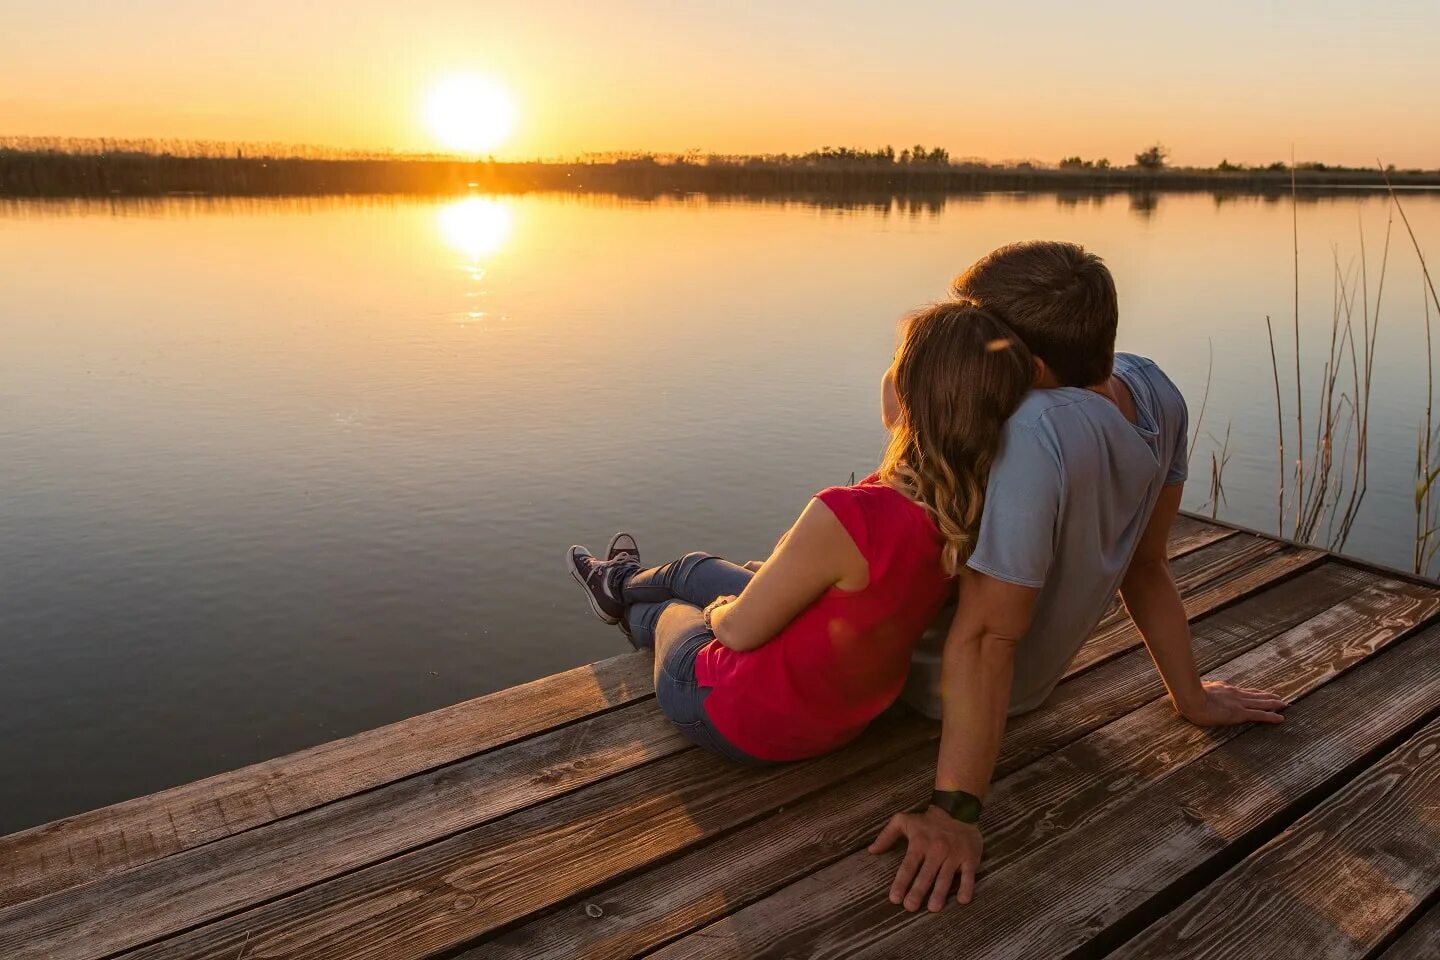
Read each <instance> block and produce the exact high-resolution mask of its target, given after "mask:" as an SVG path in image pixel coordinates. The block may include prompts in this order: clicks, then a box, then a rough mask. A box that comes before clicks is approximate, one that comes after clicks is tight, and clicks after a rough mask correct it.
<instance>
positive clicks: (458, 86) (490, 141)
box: [425, 74, 517, 153]
mask: <svg viewBox="0 0 1440 960" xmlns="http://www.w3.org/2000/svg"><path fill="white" fill-rule="evenodd" d="M516 113H517V111H516V107H515V100H514V98H513V97H511V96H510V94H509V92H508V91H506V90H505V88H504V87H502V86H501V85H500V84H498V83H496V82H495V81H494V80H491V79H489V78H487V77H481V76H476V75H474V74H459V75H456V76H453V77H448V78H446V79H444V80H442V81H440V82H439V83H437V84H436V85H435V86H434V87H432V88H431V89H430V92H429V93H428V94H427V95H426V97H425V126H426V127H427V128H428V129H429V131H430V135H431V136H433V137H434V138H435V139H436V141H438V142H439V143H440V144H441V145H442V146H445V147H448V148H449V149H451V150H461V151H464V152H467V153H482V152H484V151H487V150H494V149H495V148H496V147H498V146H500V145H501V144H502V143H504V142H505V140H506V138H507V137H509V136H510V132H511V131H512V130H513V129H514V128H515V119H516Z"/></svg>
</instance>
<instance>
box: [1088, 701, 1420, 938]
mask: <svg viewBox="0 0 1440 960" xmlns="http://www.w3.org/2000/svg"><path fill="white" fill-rule="evenodd" d="M1437 891H1440V723H1437V724H1435V725H1432V727H1431V729H1430V731H1429V734H1428V735H1426V734H1425V733H1421V734H1418V735H1417V736H1415V737H1413V738H1411V739H1410V740H1408V741H1407V742H1406V743H1405V744H1403V745H1402V746H1400V747H1398V748H1397V749H1395V750H1394V751H1392V752H1391V753H1390V754H1388V755H1387V756H1385V757H1384V758H1382V759H1381V760H1380V761H1379V762H1377V763H1376V764H1375V765H1374V766H1373V767H1371V768H1370V769H1368V770H1365V771H1364V772H1362V773H1361V774H1360V775H1359V776H1357V777H1356V778H1355V779H1354V780H1353V781H1351V782H1350V783H1348V784H1346V785H1345V786H1344V787H1343V788H1342V789H1341V790H1340V791H1339V792H1338V793H1336V794H1335V795H1334V796H1332V797H1328V798H1326V799H1325V800H1324V801H1323V802H1322V803H1321V804H1320V805H1319V806H1318V807H1316V808H1315V809H1314V810H1312V811H1310V813H1308V814H1306V815H1305V816H1303V817H1301V818H1300V819H1299V820H1297V821H1296V822H1295V823H1294V824H1293V825H1292V826H1291V827H1290V828H1289V829H1287V830H1286V831H1285V832H1284V833H1282V834H1281V835H1280V836H1278V837H1276V838H1275V839H1274V840H1271V841H1270V842H1269V843H1267V844H1266V845H1265V846H1263V847H1261V848H1260V849H1259V850H1257V851H1255V852H1254V853H1253V854H1251V855H1250V856H1249V857H1247V858H1245V860H1244V861H1243V862H1241V863H1240V864H1239V865H1237V866H1236V867H1235V868H1233V869H1232V870H1230V871H1229V872H1228V873H1226V874H1225V876H1223V877H1221V878H1220V879H1219V880H1217V881H1216V882H1215V883H1212V884H1210V885H1209V886H1207V887H1206V888H1205V889H1204V890H1203V891H1201V892H1200V893H1199V894H1197V895H1196V896H1194V897H1191V898H1190V900H1189V901H1188V902H1187V903H1185V904H1183V905H1182V906H1181V907H1180V908H1178V909H1176V910H1174V911H1172V912H1171V913H1169V914H1167V915H1166V916H1165V917H1164V919H1162V920H1161V921H1159V922H1158V923H1155V924H1152V925H1151V926H1150V928H1149V929H1147V930H1146V931H1145V932H1144V933H1143V934H1142V935H1141V936H1139V937H1138V938H1136V939H1135V940H1132V941H1130V942H1129V943H1127V944H1126V945H1125V946H1124V947H1122V948H1121V949H1120V950H1118V951H1117V952H1115V953H1113V954H1111V956H1112V957H1115V958H1117V960H1187V958H1188V960H1224V958H1228V957H1278V956H1296V957H1324V958H1325V960H1350V958H1353V960H1364V958H1366V957H1369V956H1371V955H1372V952H1373V951H1375V950H1376V949H1377V948H1379V946H1380V945H1381V944H1382V943H1383V942H1385V940H1387V939H1389V937H1390V936H1391V935H1392V934H1393V933H1394V932H1395V931H1396V930H1397V929H1398V928H1399V927H1400V926H1402V925H1403V924H1404V923H1405V922H1406V920H1407V919H1408V918H1409V917H1410V915H1411V914H1412V913H1415V912H1417V911H1418V910H1419V909H1420V906H1421V904H1422V903H1424V901H1425V899H1426V898H1427V897H1429V896H1431V895H1433V894H1435V893H1436V892H1437Z"/></svg>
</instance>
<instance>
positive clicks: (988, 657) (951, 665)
mask: <svg viewBox="0 0 1440 960" xmlns="http://www.w3.org/2000/svg"><path fill="white" fill-rule="evenodd" d="M1039 593H1040V591H1039V590H1038V589H1035V588H1033V587H1022V586H1016V585H1015V584H1011V583H1006V582H1004V581H1002V580H997V579H995V578H994V577H990V576H987V575H985V574H983V573H979V572H977V571H975V570H971V569H968V568H967V569H965V570H964V571H963V572H962V573H961V575H960V603H959V606H958V609H957V611H956V614H955V619H954V620H953V621H952V622H951V624H950V633H949V635H948V636H947V637H946V640H945V652H944V656H943V660H942V662H941V696H942V698H943V708H942V717H943V719H942V723H941V731H940V758H939V762H938V763H937V765H936V771H935V789H937V790H963V791H965V792H966V793H971V794H974V795H975V796H977V797H979V798H981V799H982V800H983V799H984V798H985V795H986V794H987V793H988V792H989V790H990V778H991V776H992V775H993V774H994V772H995V759H996V757H997V756H998V755H999V752H1000V741H1001V738H1002V737H1003V736H1004V733H1005V715H1006V712H1007V710H1008V709H1009V706H1010V682H1011V676H1012V673H1013V670H1014V665H1015V644H1016V642H1017V641H1019V639H1020V638H1021V637H1023V636H1024V635H1025V631H1026V629H1028V627H1029V626H1030V617H1031V613H1032V612H1033V610H1034V606H1035V598H1036V597H1037V596H1038V595H1039ZM901 837H904V838H905V840H906V845H907V849H906V852H905V859H904V860H903V861H902V862H901V864H900V869H899V870H898V871H897V872H896V874H895V882H894V884H893V885H892V886H891V888H890V900H891V902H892V903H902V902H903V904H904V906H905V909H907V910H912V911H913V910H918V909H920V907H921V906H922V905H924V904H926V903H927V902H928V906H929V908H930V909H931V910H932V911H933V910H939V909H940V908H941V907H943V906H944V905H945V898H946V897H947V896H949V893H950V886H951V884H952V883H954V881H955V877H956V875H957V874H959V876H960V889H959V893H958V895H957V897H956V899H957V900H958V901H959V902H960V903H969V902H970V900H971V898H972V897H973V896H974V892H975V871H976V869H977V868H978V867H979V866H980V858H981V855H982V848H983V844H982V841H981V836H980V828H979V827H978V826H976V825H974V824H968V823H961V822H960V821H958V820H956V819H954V818H953V817H951V816H950V815H949V814H948V813H946V812H945V811H943V810H941V809H939V808H938V807H935V806H929V807H927V808H926V810H925V811H924V812H923V813H900V814H896V815H895V816H894V817H892V818H891V819H890V822H889V823H888V824H886V826H885V829H884V830H883V831H881V833H880V835H879V836H878V837H877V838H876V839H875V842H874V843H873V844H871V845H870V852H871V853H883V852H884V851H885V850H888V849H889V848H890V847H891V846H892V845H893V844H894V843H895V841H896V840H898V839H900V838H901Z"/></svg>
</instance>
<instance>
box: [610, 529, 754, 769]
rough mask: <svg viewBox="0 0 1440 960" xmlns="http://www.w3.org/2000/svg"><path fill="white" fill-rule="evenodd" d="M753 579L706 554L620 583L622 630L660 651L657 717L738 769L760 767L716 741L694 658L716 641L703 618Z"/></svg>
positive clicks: (732, 747)
mask: <svg viewBox="0 0 1440 960" xmlns="http://www.w3.org/2000/svg"><path fill="white" fill-rule="evenodd" d="M752 577H754V574H753V573H751V572H750V571H749V570H746V569H745V568H744V567H740V566H736V565H735V564H733V563H731V562H730V561H728V560H722V559H721V558H719V557H713V556H711V555H709V554H707V553H687V554H686V555H685V556H683V557H681V558H680V559H679V560H675V561H673V562H671V563H667V564H664V565H662V566H658V567H650V568H648V569H645V570H636V571H634V572H633V573H630V574H627V575H626V576H625V577H624V578H623V579H622V580H621V582H620V584H619V587H620V591H619V595H620V598H621V600H622V601H624V603H625V627H626V629H627V630H628V631H629V634H630V639H631V640H632V641H633V642H634V643H635V645H636V646H640V647H648V648H650V649H652V650H653V649H656V639H657V638H659V639H660V640H661V641H662V642H661V644H660V646H663V647H665V659H664V661H663V662H662V663H661V664H660V669H659V670H657V671H656V674H655V699H656V701H657V702H658V703H659V704H660V709H661V711H662V712H663V713H664V714H665V716H667V717H669V718H670V720H671V721H672V722H673V723H674V724H675V726H677V727H679V728H680V732H681V733H683V734H684V735H685V736H686V737H687V738H688V739H689V740H690V741H691V742H692V743H695V744H697V745H699V746H701V747H704V748H705V749H707V750H710V751H713V752H714V753H718V754H720V756H722V757H726V758H728V759H730V760H734V761H736V762H738V763H748V764H761V763H764V762H765V761H762V760H758V759H756V758H755V757H752V756H750V755H749V754H747V753H745V751H743V750H741V749H740V748H738V747H736V746H735V745H734V744H732V743H730V742H729V741H728V740H726V739H725V738H724V736H722V735H721V733H720V732H719V731H718V730H716V729H715V727H714V725H713V724H712V723H711V722H710V717H709V715H708V714H707V713H706V712H705V698H706V697H707V696H709V694H710V688H709V687H702V686H700V684H699V683H698V682H697V681H696V679H695V658H696V657H697V656H698V655H699V653H700V650H701V649H702V648H704V647H705V645H706V644H708V643H709V642H710V641H711V640H713V639H714V638H715V634H714V633H712V632H711V631H710V629H709V628H708V627H706V626H705V619H704V617H703V616H702V612H703V610H704V609H705V607H706V606H707V605H709V603H710V602H711V601H713V600H715V599H716V598H718V597H725V596H731V595H734V596H739V594H740V592H741V591H742V590H744V589H745V585H746V584H747V583H749V582H750V579H751V578H752Z"/></svg>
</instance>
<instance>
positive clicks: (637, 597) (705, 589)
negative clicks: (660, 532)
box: [617, 553, 755, 621]
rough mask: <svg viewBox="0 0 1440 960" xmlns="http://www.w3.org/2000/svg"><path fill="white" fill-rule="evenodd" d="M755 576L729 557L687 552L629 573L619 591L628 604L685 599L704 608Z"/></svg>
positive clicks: (742, 585) (729, 594) (743, 586)
mask: <svg viewBox="0 0 1440 960" xmlns="http://www.w3.org/2000/svg"><path fill="white" fill-rule="evenodd" d="M754 576H755V574H753V573H751V572H750V571H749V570H746V569H745V568H744V567H740V566H736V565H735V564H733V563H731V562H730V561H729V560H722V559H720V558H719V557H714V556H711V555H710V554H708V553H687V554H685V556H683V557H681V558H680V559H679V560H674V561H671V562H670V563H667V564H663V565H662V566H658V567H651V568H649V569H648V570H639V569H636V570H635V571H633V572H629V573H627V574H625V575H624V576H623V577H621V578H620V582H619V583H618V585H617V586H618V591H617V592H618V594H619V597H620V600H621V602H622V603H624V604H625V605H626V606H627V607H628V606H630V605H631V604H637V603H641V604H654V603H664V602H665V601H667V600H683V601H685V602H686V603H688V604H691V605H693V606H695V607H700V608H702V609H703V608H704V607H705V606H706V605H707V604H709V603H710V601H712V600H714V599H715V598H716V597H727V596H739V595H740V592H741V591H742V590H744V589H745V585H746V584H747V583H749V582H750V580H751V578H753V577H754ZM629 619H630V618H629V617H628V615H627V617H626V620H627V621H629Z"/></svg>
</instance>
